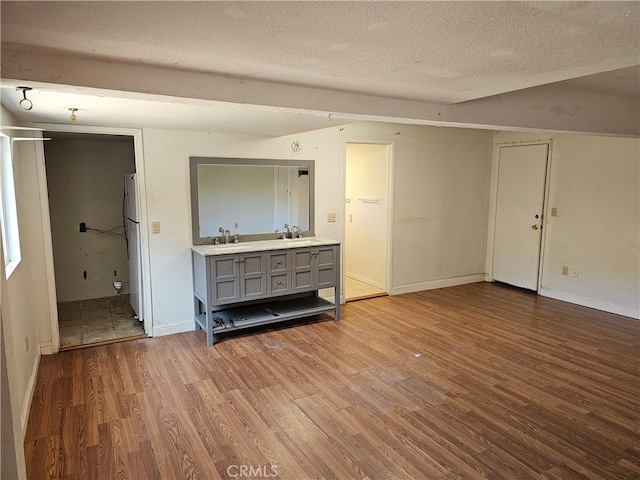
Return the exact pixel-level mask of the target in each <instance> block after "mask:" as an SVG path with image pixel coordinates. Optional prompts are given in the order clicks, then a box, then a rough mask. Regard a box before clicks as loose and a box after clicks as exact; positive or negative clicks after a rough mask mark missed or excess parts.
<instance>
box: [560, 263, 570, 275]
mask: <svg viewBox="0 0 640 480" xmlns="http://www.w3.org/2000/svg"><path fill="white" fill-rule="evenodd" d="M562 274H563V275H565V276H567V275H569V267H567V266H566V265H563V266H562Z"/></svg>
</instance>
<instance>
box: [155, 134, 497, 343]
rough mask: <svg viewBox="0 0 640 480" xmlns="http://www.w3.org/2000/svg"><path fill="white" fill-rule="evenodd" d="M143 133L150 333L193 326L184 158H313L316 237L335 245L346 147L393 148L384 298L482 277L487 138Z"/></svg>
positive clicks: (488, 156) (340, 225) (340, 219)
mask: <svg viewBox="0 0 640 480" xmlns="http://www.w3.org/2000/svg"><path fill="white" fill-rule="evenodd" d="M143 137H144V152H145V167H146V178H145V182H146V188H147V202H148V206H147V208H148V218H149V224H150V223H151V222H154V221H158V222H160V233H159V234H151V235H150V259H151V287H152V304H153V317H154V328H153V333H154V335H160V334H165V333H173V332H178V331H184V330H190V329H191V328H193V321H192V316H193V312H192V308H193V307H192V301H191V296H192V284H191V283H192V280H191V259H190V258H191V257H190V246H191V236H190V232H191V228H190V223H191V219H190V209H191V206H190V193H189V192H190V189H189V157H190V156H229V157H239V158H243V157H256V158H280V159H292V158H296V157H299V158H304V159H311V160H315V161H316V169H315V170H316V208H315V213H316V234H317V235H320V236H325V237H329V238H334V239H337V240H343V232H344V188H345V185H344V166H345V145H346V143H347V142H361V143H362V142H368V143H385V142H386V143H389V144H391V143H395V149H396V159H395V184H394V188H393V190H394V198H393V202H394V205H395V213H394V221H393V224H392V225H393V227H392V228H393V234H392V241H393V250H392V256H393V272H392V279H393V283H392V286H391V287H392V288H391V290H392V293H402V292H405V291H416V290H421V289H424V288H433V287H437V286H443V285H447V284H456V283H464V282H467V281H479V280H482V279H484V274H485V271H484V266H485V263H484V262H485V252H486V229H487V216H488V192H489V188H488V186H489V175H490V167H491V145H492V133H491V132H486V131H478V130H463V129H447V128H435V127H416V126H398V125H392V124H355V125H349V126H346V127H340V128H330V129H325V130H320V131H316V132H309V133H306V134H300V135H295V136H290V137H281V138H266V137H259V136H248V135H228V134H221V133H205V132H184V131H166V130H153V129H145V130H144V132H143ZM293 139H295V140H297V141H299V142H300V144H301V147H302V148H301V150H300V152H298V153H297V154H296V153H294V152H292V150H291V142H292V140H293ZM327 213H337V216H338V218H337V221H336V222H335V223H328V222H327Z"/></svg>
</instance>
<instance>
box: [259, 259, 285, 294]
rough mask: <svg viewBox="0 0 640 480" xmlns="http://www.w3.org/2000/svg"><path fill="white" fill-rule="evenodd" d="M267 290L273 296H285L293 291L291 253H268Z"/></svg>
mask: <svg viewBox="0 0 640 480" xmlns="http://www.w3.org/2000/svg"><path fill="white" fill-rule="evenodd" d="M265 255H266V257H267V289H268V293H269V294H271V295H280V294H282V295H284V294H287V293H290V290H291V271H290V270H291V252H290V251H288V250H281V251H277V252H268V253H266V254H265Z"/></svg>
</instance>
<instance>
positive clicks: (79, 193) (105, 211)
mask: <svg viewBox="0 0 640 480" xmlns="http://www.w3.org/2000/svg"><path fill="white" fill-rule="evenodd" d="M47 136H49V137H50V138H51V139H52V140H51V141H50V142H47V143H46V144H45V146H44V163H45V171H46V181H47V191H48V203H49V218H50V222H51V239H52V246H53V267H54V277H55V285H56V289H55V290H56V303H57V312H58V331H59V334H60V348H61V349H70V348H78V347H82V346H85V345H95V344H101V343H110V342H114V341H121V340H122V339H129V338H140V337H144V336H146V335H145V327H144V323H143V322H142V320H143V317H142V315H140V316H139V315H138V314H137V311H136V310H134V308H133V307H132V303H133V302H132V301H131V292H133V291H135V292H136V293H139V292H140V288H139V287H138V285H137V280H138V279H139V278H140V274H141V268H140V266H136V265H135V264H133V263H132V262H131V261H130V260H131V255H132V253H133V252H139V243H138V244H137V245H136V244H134V242H135V241H136V238H133V236H132V235H131V227H130V226H129V225H128V222H126V221H125V218H127V217H128V216H130V215H129V213H128V210H127V203H128V202H127V197H126V196H125V194H126V193H127V190H126V185H127V179H128V178H130V177H131V176H132V175H135V172H136V162H135V149H134V139H133V137H131V136H127V135H105V134H83V133H69V132H47ZM134 178H135V177H134ZM134 218H137V215H134ZM135 258H136V260H137V259H139V256H136V257H135ZM132 265H133V268H132ZM131 280H133V281H134V282H135V283H136V286H135V288H133V285H132V282H131Z"/></svg>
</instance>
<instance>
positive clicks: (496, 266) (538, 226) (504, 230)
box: [493, 144, 549, 291]
mask: <svg viewBox="0 0 640 480" xmlns="http://www.w3.org/2000/svg"><path fill="white" fill-rule="evenodd" d="M548 151H549V146H548V145H547V144H541V145H515V146H503V147H500V151H499V160H498V195H497V207H496V225H495V238H494V252H493V279H494V280H495V281H499V282H504V283H508V284H510V285H514V286H516V287H522V288H527V289H529V290H535V291H537V290H538V274H539V269H540V248H541V245H542V220H543V219H542V213H543V207H544V194H545V183H546V177H547V158H548Z"/></svg>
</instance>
